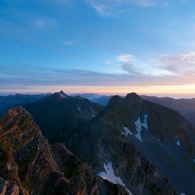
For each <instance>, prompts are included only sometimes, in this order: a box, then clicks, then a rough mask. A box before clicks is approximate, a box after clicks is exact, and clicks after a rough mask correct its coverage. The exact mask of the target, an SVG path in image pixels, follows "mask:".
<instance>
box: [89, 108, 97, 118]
mask: <svg viewBox="0 0 195 195" xmlns="http://www.w3.org/2000/svg"><path fill="white" fill-rule="evenodd" d="M89 110H90V111H91V113H92V116H93V117H95V116H96V115H97V113H96V112H95V111H94V110H93V109H91V108H89Z"/></svg>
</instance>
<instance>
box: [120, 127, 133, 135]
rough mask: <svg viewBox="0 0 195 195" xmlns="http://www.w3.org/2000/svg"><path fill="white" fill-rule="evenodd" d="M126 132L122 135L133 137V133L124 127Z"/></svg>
mask: <svg viewBox="0 0 195 195" xmlns="http://www.w3.org/2000/svg"><path fill="white" fill-rule="evenodd" d="M124 131H125V132H123V133H122V134H123V135H125V136H128V134H130V135H133V133H132V132H131V131H130V130H129V129H128V128H127V127H124Z"/></svg>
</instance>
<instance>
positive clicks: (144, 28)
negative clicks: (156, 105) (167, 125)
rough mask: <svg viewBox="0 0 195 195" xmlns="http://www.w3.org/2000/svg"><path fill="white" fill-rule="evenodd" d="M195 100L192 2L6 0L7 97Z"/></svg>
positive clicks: (0, 62) (1, 64)
mask: <svg viewBox="0 0 195 195" xmlns="http://www.w3.org/2000/svg"><path fill="white" fill-rule="evenodd" d="M60 90H63V91H64V92H65V93H67V94H71V93H99V94H106V95H107V94H127V93H130V92H136V93H138V94H140V95H143V94H145V95H156V96H170V97H195V1H193V0H39V1H35V0H28V1H27V0H1V1H0V94H10V93H46V92H55V91H60Z"/></svg>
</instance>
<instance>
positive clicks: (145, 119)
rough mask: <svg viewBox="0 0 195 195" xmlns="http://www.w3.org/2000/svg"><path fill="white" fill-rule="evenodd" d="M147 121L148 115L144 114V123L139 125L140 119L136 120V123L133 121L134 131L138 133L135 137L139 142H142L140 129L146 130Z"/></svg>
mask: <svg viewBox="0 0 195 195" xmlns="http://www.w3.org/2000/svg"><path fill="white" fill-rule="evenodd" d="M147 119H148V115H147V114H145V115H144V123H141V121H140V117H139V118H138V119H137V121H135V126H136V130H137V132H138V133H137V134H136V135H135V137H136V138H137V139H139V140H140V141H141V142H143V140H142V137H141V131H142V127H144V128H146V129H148V123H147Z"/></svg>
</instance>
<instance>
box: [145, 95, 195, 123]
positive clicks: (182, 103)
mask: <svg viewBox="0 0 195 195" xmlns="http://www.w3.org/2000/svg"><path fill="white" fill-rule="evenodd" d="M141 97H142V98H143V99H146V100H148V101H151V102H155V103H157V104H160V105H163V106H166V107H168V108H171V109H173V110H176V111H178V112H179V113H181V114H182V115H183V116H184V117H185V118H186V119H187V120H188V121H189V122H190V123H191V124H193V125H194V126H195V98H193V99H173V98H169V97H163V98H158V97H154V96H141Z"/></svg>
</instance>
